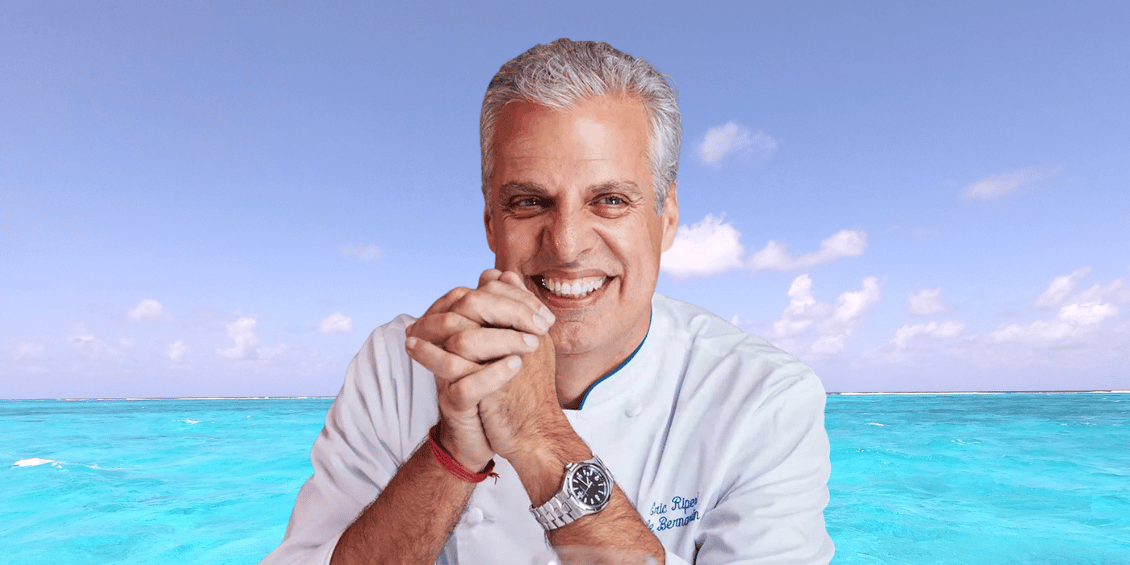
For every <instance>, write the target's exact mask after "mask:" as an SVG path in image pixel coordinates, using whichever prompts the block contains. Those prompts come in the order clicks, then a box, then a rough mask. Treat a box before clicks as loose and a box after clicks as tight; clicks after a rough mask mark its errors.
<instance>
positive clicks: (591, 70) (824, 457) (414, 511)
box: [264, 39, 833, 565]
mask: <svg viewBox="0 0 1130 565" xmlns="http://www.w3.org/2000/svg"><path fill="white" fill-rule="evenodd" d="M480 126H481V143H482V154H483V196H484V198H485V202H486V206H485V212H484V222H485V227H486V235H487V243H488V244H489V246H490V249H491V251H493V252H494V254H495V268H494V269H490V270H487V271H485V272H484V273H483V274H482V276H481V277H480V279H479V283H478V285H477V287H476V288H474V289H468V288H457V289H455V290H452V291H451V292H449V293H448V294H446V295H445V296H443V297H441V298H440V299H439V300H437V301H436V302H435V303H434V304H433V305H432V306H431V307H430V308H429V309H428V311H427V312H425V313H424V315H423V316H421V317H420V318H419V319H416V320H413V319H412V318H410V317H407V316H400V317H398V318H397V319H395V320H394V321H392V322H391V323H389V324H388V325H386V326H383V327H381V328H378V329H377V330H376V331H375V332H374V333H373V334H372V336H370V338H369V341H368V342H367V343H366V344H365V346H364V347H363V348H362V350H361V352H360V353H359V354H358V356H357V357H356V358H355V359H354V360H353V363H352V364H351V365H350V368H349V371H348V373H347V376H346V382H345V385H344V387H343V388H342V391H341V393H340V394H339V396H338V398H337V400H336V401H335V402H334V404H333V406H332V407H331V408H330V410H329V413H328V414H327V416H326V425H325V428H324V429H323V431H322V434H321V435H320V436H319V438H318V440H317V441H316V442H315V444H314V448H313V451H312V454H311V460H312V462H313V464H314V476H313V477H312V478H311V479H310V480H308V481H307V482H306V484H305V485H304V486H303V487H302V490H301V492H300V493H299V495H298V501H297V503H296V505H295V508H294V512H293V514H292V516H291V520H290V524H289V526H288V528H287V534H286V539H285V540H284V541H283V543H282V545H280V546H279V548H278V549H276V550H275V552H273V553H272V554H271V555H270V556H268V557H267V559H265V560H264V563H268V564H274V563H329V562H332V563H334V564H348V563H420V564H426V563H433V562H436V563H445V564H452V565H454V564H456V563H460V564H477V563H483V564H507V563H515V564H519V563H520V564H527V563H531V562H532V560H533V559H534V556H536V555H539V554H542V555H544V554H545V552H546V551H547V543H548V544H549V545H552V546H553V547H555V548H566V547H573V548H589V549H590V550H591V551H593V552H596V553H592V555H603V556H606V557H607V556H615V557H616V558H618V559H627V556H630V555H635V556H650V557H652V558H653V559H655V560H656V562H658V563H667V564H669V565H673V564H680V563H697V564H700V565H705V564H715V563H734V562H741V563H770V562H771V563H827V562H828V561H829V560H830V559H831V556H832V553H833V546H832V542H831V540H830V539H829V538H828V535H827V532H826V530H825V527H824V520H823V509H824V506H825V505H826V504H827V500H828V491H827V479H828V474H829V469H830V466H829V462H828V443H827V435H826V433H825V431H824V426H823V409H824V391H823V388H822V386H821V385H820V382H819V380H818V379H817V378H816V377H815V375H813V374H812V372H811V370H810V369H808V368H807V367H805V366H804V365H802V364H801V363H800V362H798V361H796V360H795V359H794V358H792V357H790V356H788V355H786V354H784V353H783V352H781V351H779V350H777V349H775V348H773V347H772V346H770V345H768V344H767V343H766V342H764V341H763V340H761V339H759V338H756V337H753V336H750V335H748V334H745V333H743V332H741V331H740V330H738V329H736V328H734V327H733V326H732V325H730V324H727V323H726V322H724V321H722V320H721V319H719V318H717V317H716V316H713V315H712V314H710V313H708V312H706V311H704V310H701V309H699V308H696V307H694V306H691V305H688V304H684V303H681V302H677V301H674V300H671V299H669V298H666V297H663V296H661V295H659V294H656V293H655V292H654V291H655V285H656V280H657V277H658V273H659V261H660V256H661V254H662V253H663V251H664V250H666V249H667V248H669V247H670V246H671V243H672V241H673V239H674V236H675V230H676V227H677V226H678V219H679V218H678V198H677V194H676V183H675V177H676V171H677V169H678V151H679V142H680V137H681V125H680V118H679V111H678V107H677V105H676V102H675V96H674V93H673V91H672V89H671V88H670V86H669V85H668V84H667V82H666V80H665V79H664V77H663V75H661V74H660V73H659V72H658V71H656V70H655V69H654V68H652V67H651V66H650V65H649V64H648V63H646V62H645V61H643V60H642V59H635V58H632V57H631V56H628V55H625V54H624V53H621V52H619V51H617V50H615V49H613V48H611V47H610V46H608V45H606V44H602V43H593V42H571V41H569V40H566V39H561V40H558V41H555V42H553V43H551V44H549V45H539V46H537V47H534V48H533V49H531V50H529V51H527V52H526V53H524V54H522V55H520V56H519V57H517V58H515V59H514V60H512V61H510V62H508V63H507V64H506V65H504V66H503V67H502V68H501V69H500V70H499V72H498V74H497V75H496V76H495V77H494V79H493V80H492V81H491V83H490V86H489V87H488V89H487V93H486V96H485V99H484V102H483V113H482V119H481V123H480ZM490 475H493V476H494V480H487V481H485V482H480V481H482V479H483V478H485V477H487V476H490ZM574 551H581V550H574ZM539 552H540V553H539ZM617 562H621V561H617ZM622 562H628V561H622ZM641 562H642V561H641Z"/></svg>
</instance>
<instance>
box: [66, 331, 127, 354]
mask: <svg viewBox="0 0 1130 565" xmlns="http://www.w3.org/2000/svg"><path fill="white" fill-rule="evenodd" d="M67 341H68V342H70V344H71V347H73V348H74V350H75V351H77V352H78V353H79V354H80V355H82V356H83V357H86V358H87V359H97V358H100V357H103V356H106V355H113V354H114V353H116V352H115V351H114V350H113V349H110V347H108V346H107V345H106V342H105V341H102V340H101V339H98V338H96V337H94V334H92V333H90V332H88V331H86V327H85V326H83V325H82V324H78V325H76V326H75V329H74V331H73V332H72V333H71V335H69V336H67Z"/></svg>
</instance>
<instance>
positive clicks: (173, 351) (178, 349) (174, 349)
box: [165, 340, 188, 363]
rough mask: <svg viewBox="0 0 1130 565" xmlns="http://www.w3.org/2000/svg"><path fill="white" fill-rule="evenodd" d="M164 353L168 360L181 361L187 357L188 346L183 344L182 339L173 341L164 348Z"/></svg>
mask: <svg viewBox="0 0 1130 565" xmlns="http://www.w3.org/2000/svg"><path fill="white" fill-rule="evenodd" d="M165 354H166V355H168V357H169V361H172V362H173V363H181V362H183V361H184V360H185V358H186V357H188V346H187V345H185V344H184V342H183V341H180V340H178V341H174V342H173V343H171V344H169V348H168V349H166V350H165Z"/></svg>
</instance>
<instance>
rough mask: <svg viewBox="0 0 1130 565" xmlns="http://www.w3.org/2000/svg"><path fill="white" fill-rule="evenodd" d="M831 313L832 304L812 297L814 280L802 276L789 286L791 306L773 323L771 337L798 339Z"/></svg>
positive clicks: (805, 275)
mask: <svg viewBox="0 0 1130 565" xmlns="http://www.w3.org/2000/svg"><path fill="white" fill-rule="evenodd" d="M831 311H832V305H831V304H827V303H820V302H817V301H816V299H815V298H813V297H812V278H811V277H809V276H808V275H807V274H804V275H801V276H799V277H797V278H795V279H793V284H791V285H789V305H788V306H787V307H786V308H785V311H784V312H783V313H782V314H781V317H780V318H779V319H778V320H777V321H775V322H773V330H772V332H770V335H771V336H773V337H775V338H792V337H796V336H798V335H800V334H802V333H804V331H805V330H807V329H808V327H809V326H811V325H812V323H813V322H814V321H816V320H817V319H820V318H823V317H826V316H828V315H829V314H830V313H831Z"/></svg>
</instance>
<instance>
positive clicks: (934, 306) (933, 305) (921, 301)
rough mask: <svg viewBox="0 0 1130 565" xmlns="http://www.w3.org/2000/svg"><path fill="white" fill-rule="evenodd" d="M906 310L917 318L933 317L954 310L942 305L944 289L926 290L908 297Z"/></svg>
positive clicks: (915, 292)
mask: <svg viewBox="0 0 1130 565" xmlns="http://www.w3.org/2000/svg"><path fill="white" fill-rule="evenodd" d="M906 309H907V310H909V311H910V313H911V314H914V315H915V316H932V315H934V314H941V313H942V312H948V311H949V310H951V309H952V308H950V307H949V306H946V305H945V304H942V289H940V288H924V289H922V290H916V291H914V292H911V293H910V294H909V295H907V297H906Z"/></svg>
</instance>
